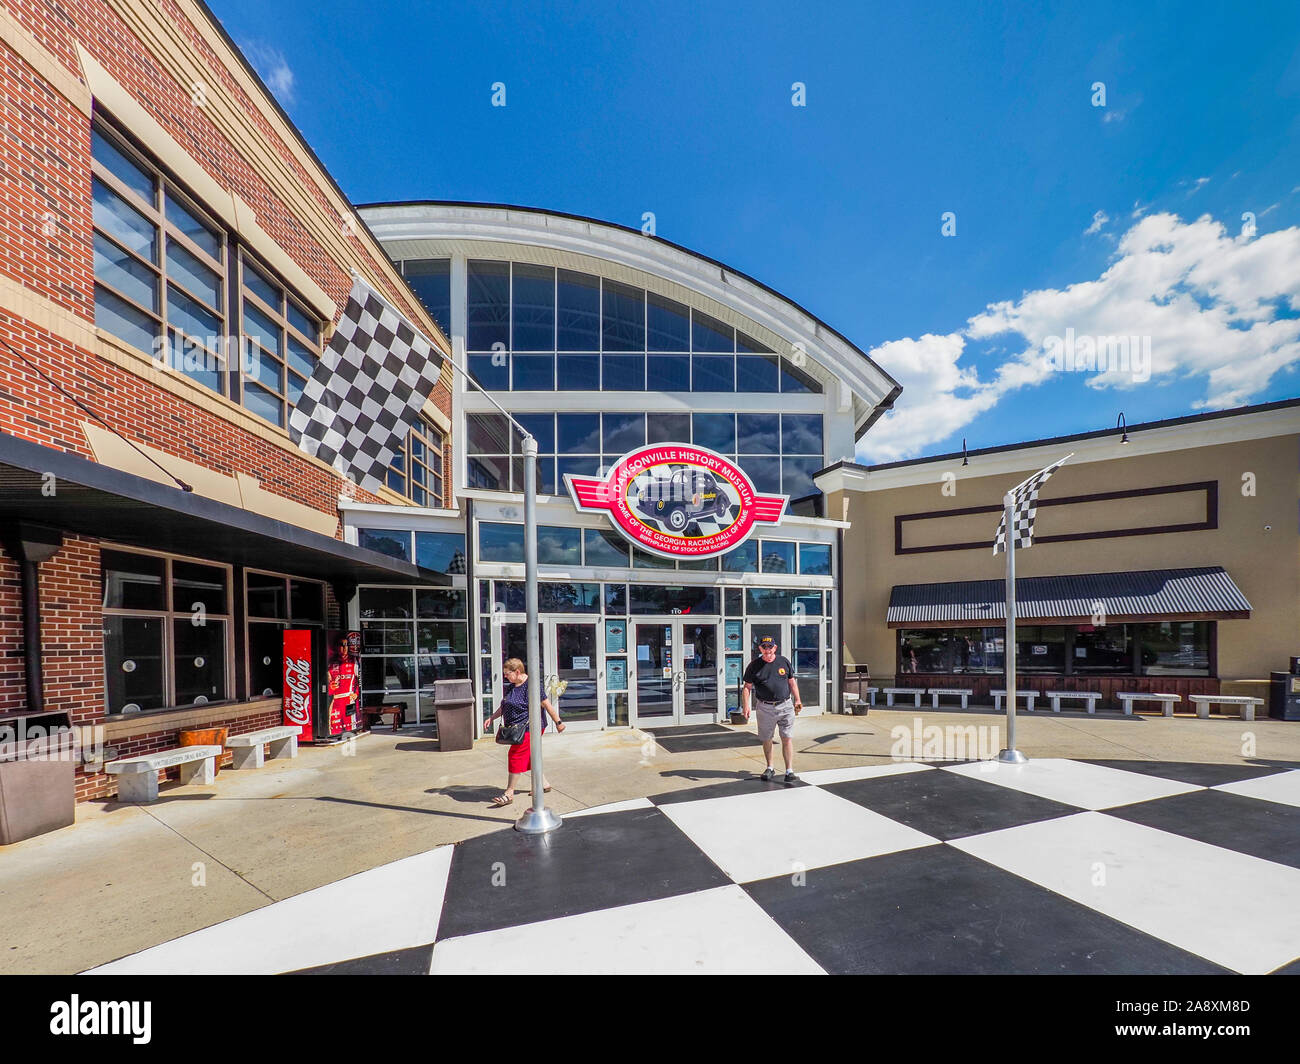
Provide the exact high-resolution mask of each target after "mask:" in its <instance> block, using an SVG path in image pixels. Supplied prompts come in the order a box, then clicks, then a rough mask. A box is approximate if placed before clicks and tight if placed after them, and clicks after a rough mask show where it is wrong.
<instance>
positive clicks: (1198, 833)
mask: <svg viewBox="0 0 1300 1064" xmlns="http://www.w3.org/2000/svg"><path fill="white" fill-rule="evenodd" d="M1105 813H1106V815H1107V816H1113V817H1117V818H1119V819H1120V820H1128V821H1132V822H1133V823H1135V824H1145V825H1146V826H1147V827H1150V828H1158V829H1160V830H1161V831H1168V832H1171V833H1173V834H1175V835H1182V836H1184V837H1185V838H1189V839H1196V840H1197V841H1198V842H1208V843H1209V844H1210V845H1212V846H1222V847H1223V848H1224V849H1225V850H1235V851H1236V852H1237V853H1245V854H1249V855H1250V856H1251V857H1261V858H1263V859H1264V860H1265V861H1272V862H1274V863H1275V864H1284V865H1290V866H1291V867H1292V868H1300V809H1297V808H1296V807H1295V806H1293V805H1282V804H1281V803H1280V802H1265V801H1261V800H1260V799H1258V798H1246V797H1243V796H1242V795H1240V794H1226V793H1225V792H1223V791H1192V792H1191V793H1190V794H1175V795H1173V796H1171V797H1169V798H1157V799H1155V800H1154V801H1150V802H1138V803H1136V804H1134V805H1124V806H1119V807H1118V808H1115V809H1107V810H1105Z"/></svg>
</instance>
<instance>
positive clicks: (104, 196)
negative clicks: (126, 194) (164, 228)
mask: <svg viewBox="0 0 1300 1064" xmlns="http://www.w3.org/2000/svg"><path fill="white" fill-rule="evenodd" d="M94 200H95V202H94V211H93V213H94V221H95V228H96V229H102V230H104V232H106V233H107V234H108V235H109V236H111V237H112V238H113V239H114V240H116V241H117V242H118V243H119V244H121V245H122V246H123V247H124V248H129V249H130V250H131V251H134V252H135V253H136V254H137V255H139V256H140V257H141V258H142V259H148V260H149V261H150V262H157V261H158V229H157V227H156V226H155V225H154V224H153V222H151V221H149V219H148V218H146V217H145V216H144V215H143V214H141V213H140V212H139V211H137V210H136V209H135V208H134V207H132V206H131V205H130V204H129V203H127V202H126V200H124V199H123V198H122V197H121V196H119V195H118V194H117V193H116V192H114V191H113V190H112V189H111V188H109V187H108V186H107V185H106V184H104V182H102V181H100V180H99V178H95V180H94Z"/></svg>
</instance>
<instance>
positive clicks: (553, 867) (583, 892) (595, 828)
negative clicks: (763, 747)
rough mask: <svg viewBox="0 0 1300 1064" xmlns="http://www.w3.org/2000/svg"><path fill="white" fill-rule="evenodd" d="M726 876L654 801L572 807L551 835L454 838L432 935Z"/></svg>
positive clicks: (672, 891) (567, 912)
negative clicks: (584, 809) (575, 811)
mask: <svg viewBox="0 0 1300 1064" xmlns="http://www.w3.org/2000/svg"><path fill="white" fill-rule="evenodd" d="M730 882H731V880H730V879H729V878H728V877H727V876H726V874H725V873H723V872H722V871H721V870H720V869H719V868H718V866H717V865H715V864H714V863H713V862H712V861H710V860H709V859H708V857H706V856H705V855H704V854H703V853H702V852H701V851H700V850H699V848H698V847H696V845H695V844H694V843H693V842H691V840H690V839H688V838H687V837H686V835H684V834H683V833H682V831H681V829H679V828H678V827H677V825H676V824H674V823H673V822H672V821H671V820H670V819H669V818H668V817H666V816H664V815H663V813H661V812H659V810H658V809H628V810H623V811H620V812H616V813H597V814H594V815H592V816H584V817H575V818H574V819H572V820H567V821H565V823H564V826H563V827H562V828H561V829H560V830H559V831H556V832H554V833H553V834H549V835H541V836H537V835H532V836H529V835H523V834H521V833H519V832H518V831H497V832H493V833H492V834H490V835H482V836H480V837H478V838H476V839H468V840H466V841H465V842H461V843H458V844H457V846H456V851H455V853H454V855H453V856H452V862H451V874H450V877H449V878H448V881H447V895H446V901H445V902H444V904H443V910H442V920H441V923H440V924H439V927H438V938H439V939H440V940H441V939H446V938H454V937H456V936H458V935H471V934H475V933H477V932H479V931H491V930H495V929H497V928H502V927H513V926H515V925H517V924H528V923H537V922H539V921H542V920H551V919H555V918H557V917H561V916H573V915H576V914H578V913H585V912H592V911H593V910H596V909H609V908H613V907H615V906H618V905H631V904H634V903H636V902H642V901H652V900H654V899H656V898H667V897H671V896H673V895H676V894H685V893H687V892H689V891H695V890H707V889H709V888H711V887H721V886H726V885H727V884H729V883H730ZM494 884H499V885H494Z"/></svg>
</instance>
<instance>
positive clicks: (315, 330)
mask: <svg viewBox="0 0 1300 1064" xmlns="http://www.w3.org/2000/svg"><path fill="white" fill-rule="evenodd" d="M286 306H287V307H288V310H289V324H290V325H292V326H293V327H294V328H295V329H297V330H298V331H299V332H300V333H302V334H303V336H305V337H306V338H307V339H308V340H310V341H311V342H312V343H313V344H316V343H319V342H320V327H319V326H318V325H317V324H316V319H315V318H313V317H311V316H310V315H308V314H306V313H304V312H303V311H302V310H300V309H299V307H298V304H297V303H295V302H294V301H293V300H292V299H290V300H288V301H287V302H286ZM297 342H298V341H297V340H294V339H293V338H290V340H289V344H290V346H292V345H293V344H296V343H297Z"/></svg>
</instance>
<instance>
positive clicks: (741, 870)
mask: <svg viewBox="0 0 1300 1064" xmlns="http://www.w3.org/2000/svg"><path fill="white" fill-rule="evenodd" d="M659 809H660V812H662V813H663V814H664V815H666V816H668V817H670V818H671V819H672V821H673V822H674V823H675V824H676V825H677V826H678V827H679V828H681V829H682V831H684V832H685V833H686V835H687V836H688V837H689V838H690V839H691V841H692V842H694V843H695V845H696V846H698V847H699V848H700V849H702V850H703V851H704V852H705V853H706V854H708V855H709V857H710V858H712V860H713V861H714V863H715V864H717V866H718V867H719V868H721V869H722V870H723V871H724V872H726V873H727V875H729V876H730V877H731V878H732V879H734V880H736V882H738V883H748V882H751V881H752V880H755V879H768V878H770V877H772V876H788V875H793V874H795V873H796V872H798V871H800V870H802V869H811V868H818V867H822V866H825V865H831V864H840V863H842V862H844V861H856V860H859V859H861V858H864V857H876V856H878V855H880V854H882V853H894V852H895V851H897V850H910V849H914V848H915V847H917V846H929V845H932V844H934V843H935V842H937V841H938V840H936V839H932V838H931V837H930V836H929V835H923V834H921V832H919V831H914V830H913V829H912V828H909V827H905V826H904V825H902V824H899V823H897V822H895V821H893V820H890V819H889V818H888V817H883V816H881V815H880V814H879V813H873V812H872V811H871V810H870V809H864V808H863V807H862V806H860V805H854V804H853V803H852V802H850V801H847V800H846V799H844V798H840V797H838V796H836V795H834V794H830V793H829V792H827V791H823V790H819V789H818V788H817V787H791V788H789V789H787V790H781V791H771V790H765V791H761V792H758V793H755V794H742V795H736V796H733V797H730V798H712V799H704V800H701V801H697V802H672V803H669V804H668V805H662V806H660V807H659Z"/></svg>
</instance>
